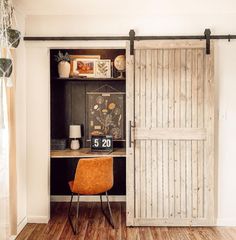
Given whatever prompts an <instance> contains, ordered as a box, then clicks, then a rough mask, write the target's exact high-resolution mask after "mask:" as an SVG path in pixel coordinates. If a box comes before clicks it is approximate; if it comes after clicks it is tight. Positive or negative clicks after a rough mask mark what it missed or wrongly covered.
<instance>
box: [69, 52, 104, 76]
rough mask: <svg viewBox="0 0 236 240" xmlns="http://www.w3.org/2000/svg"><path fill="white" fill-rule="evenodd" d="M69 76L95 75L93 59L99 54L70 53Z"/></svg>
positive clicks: (97, 57)
mask: <svg viewBox="0 0 236 240" xmlns="http://www.w3.org/2000/svg"><path fill="white" fill-rule="evenodd" d="M70 59H71V72H70V76H71V77H80V76H81V77H95V61H96V60H99V59H100V55H70Z"/></svg>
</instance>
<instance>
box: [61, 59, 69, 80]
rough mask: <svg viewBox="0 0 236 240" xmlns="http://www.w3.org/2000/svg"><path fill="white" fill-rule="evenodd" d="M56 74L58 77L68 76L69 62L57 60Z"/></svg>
mask: <svg viewBox="0 0 236 240" xmlns="http://www.w3.org/2000/svg"><path fill="white" fill-rule="evenodd" d="M58 74H59V77H60V78H68V77H69V76H70V63H69V62H67V61H61V62H59V63H58Z"/></svg>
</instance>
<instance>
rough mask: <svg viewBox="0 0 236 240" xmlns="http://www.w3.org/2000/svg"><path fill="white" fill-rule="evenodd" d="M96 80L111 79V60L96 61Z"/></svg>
mask: <svg viewBox="0 0 236 240" xmlns="http://www.w3.org/2000/svg"><path fill="white" fill-rule="evenodd" d="M95 77H96V78H110V77H111V60H110V59H101V60H97V61H96V74H95Z"/></svg>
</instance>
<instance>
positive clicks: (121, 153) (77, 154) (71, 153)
mask: <svg viewBox="0 0 236 240" xmlns="http://www.w3.org/2000/svg"><path fill="white" fill-rule="evenodd" d="M83 157H126V150H125V148H114V149H113V151H112V152H111V153H109V152H107V153H106V152H101V153H99V152H91V149H90V148H80V149H79V150H71V149H66V150H52V151H51V158H83Z"/></svg>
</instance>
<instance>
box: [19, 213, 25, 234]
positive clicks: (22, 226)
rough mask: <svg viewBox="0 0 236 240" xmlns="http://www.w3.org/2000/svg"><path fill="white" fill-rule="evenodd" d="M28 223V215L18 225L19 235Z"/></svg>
mask: <svg viewBox="0 0 236 240" xmlns="http://www.w3.org/2000/svg"><path fill="white" fill-rule="evenodd" d="M26 224H27V217H24V218H23V219H22V220H21V222H20V223H19V224H18V225H17V235H18V234H19V233H20V232H21V231H22V230H23V228H24V227H25V226H26Z"/></svg>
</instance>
